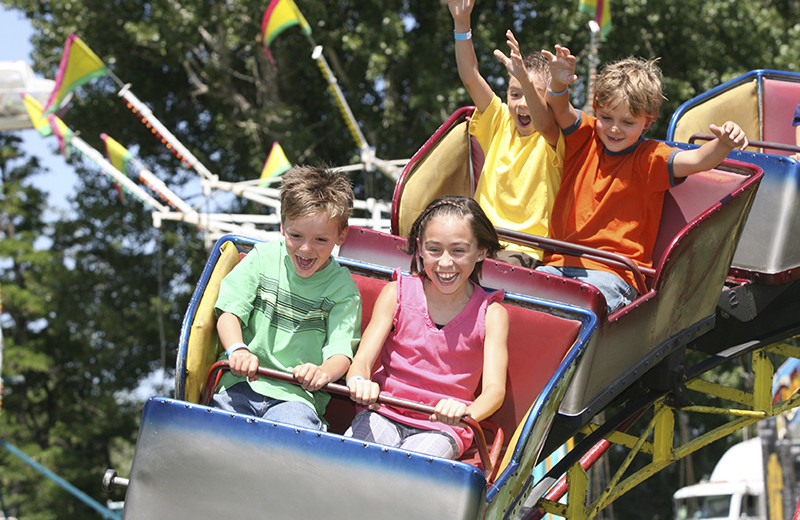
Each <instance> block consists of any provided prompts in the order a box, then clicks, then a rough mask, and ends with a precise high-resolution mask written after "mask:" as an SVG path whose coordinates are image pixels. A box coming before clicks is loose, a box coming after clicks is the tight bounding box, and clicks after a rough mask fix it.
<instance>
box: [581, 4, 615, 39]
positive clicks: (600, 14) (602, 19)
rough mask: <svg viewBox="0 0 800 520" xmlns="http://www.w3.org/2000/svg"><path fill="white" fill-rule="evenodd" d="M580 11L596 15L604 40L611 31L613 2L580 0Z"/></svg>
mask: <svg viewBox="0 0 800 520" xmlns="http://www.w3.org/2000/svg"><path fill="white" fill-rule="evenodd" d="M578 10H579V11H582V12H584V13H589V14H592V15H594V19H595V21H596V22H597V25H599V26H600V35H601V36H602V37H603V38H605V37H606V35H608V33H609V31H611V0H580V4H579V5H578Z"/></svg>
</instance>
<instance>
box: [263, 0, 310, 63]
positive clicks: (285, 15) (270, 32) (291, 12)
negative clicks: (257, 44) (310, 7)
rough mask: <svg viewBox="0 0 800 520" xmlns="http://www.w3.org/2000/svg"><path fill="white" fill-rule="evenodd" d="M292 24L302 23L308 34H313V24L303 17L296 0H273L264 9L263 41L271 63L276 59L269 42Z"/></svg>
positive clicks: (301, 25) (304, 31)
mask: <svg viewBox="0 0 800 520" xmlns="http://www.w3.org/2000/svg"><path fill="white" fill-rule="evenodd" d="M292 25H300V28H301V29H302V30H303V33H305V34H306V35H307V36H308V35H310V34H311V26H310V25H308V22H307V21H306V19H305V18H304V17H303V14H302V13H301V12H300V9H298V8H297V6H296V5H295V3H294V0H272V1H271V2H270V3H269V5H268V6H267V10H266V11H264V18H262V20H261V41H262V42H263V43H264V52H266V53H267V58H269V61H270V63H272V64H273V65H274V64H275V59H274V58H273V57H272V53H271V52H270V51H269V44H270V43H272V40H274V39H275V37H276V36H278V35H279V34H280V33H281V32H283V31H284V30H285V29H288V28H289V27H291V26H292Z"/></svg>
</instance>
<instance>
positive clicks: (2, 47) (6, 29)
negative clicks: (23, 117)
mask: <svg viewBox="0 0 800 520" xmlns="http://www.w3.org/2000/svg"><path fill="white" fill-rule="evenodd" d="M0 27H2V28H3V30H2V31H0V61H19V60H21V61H25V62H28V63H30V62H31V60H30V53H31V51H32V46H31V44H30V38H31V34H32V33H33V29H32V28H31V24H30V23H29V22H28V20H27V19H26V18H25V17H24V16H22V15H21V14H19V12H18V11H11V10H6V9H2V8H0ZM18 133H19V135H20V136H21V137H22V138H23V140H24V146H23V150H24V152H25V153H26V154H27V155H33V156H36V157H39V161H40V163H41V164H42V165H43V166H44V167H45V168H46V169H47V172H46V173H43V174H41V175H39V176H37V177H36V178H35V180H34V182H35V184H36V185H37V186H39V187H40V188H41V189H43V190H45V191H47V192H48V193H49V202H50V205H51V206H52V207H55V208H59V209H62V210H63V209H67V207H68V203H67V197H68V196H70V195H71V194H72V193H73V191H74V185H75V172H74V169H73V168H72V167H71V166H70V165H68V164H67V163H66V161H64V159H63V158H62V157H61V155H59V154H58V144H57V142H56V140H55V139H53V138H51V137H48V138H42V137H41V136H39V134H38V133H36V132H35V131H34V130H23V131H20V132H18Z"/></svg>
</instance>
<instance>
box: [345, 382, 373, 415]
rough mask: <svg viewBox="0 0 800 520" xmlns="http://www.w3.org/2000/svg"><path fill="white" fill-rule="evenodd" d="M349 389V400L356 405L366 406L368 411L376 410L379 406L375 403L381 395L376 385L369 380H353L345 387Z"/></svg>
mask: <svg viewBox="0 0 800 520" xmlns="http://www.w3.org/2000/svg"><path fill="white" fill-rule="evenodd" d="M347 388H349V389H350V399H352V400H353V401H355V402H356V403H358V404H363V405H368V406H369V409H370V410H377V409H378V408H380V405H379V404H378V403H377V402H376V401H377V400H378V396H379V395H380V393H381V387H380V386H378V383H376V382H375V381H371V380H369V379H353V380H351V381H350V383H349V384H348V385H347Z"/></svg>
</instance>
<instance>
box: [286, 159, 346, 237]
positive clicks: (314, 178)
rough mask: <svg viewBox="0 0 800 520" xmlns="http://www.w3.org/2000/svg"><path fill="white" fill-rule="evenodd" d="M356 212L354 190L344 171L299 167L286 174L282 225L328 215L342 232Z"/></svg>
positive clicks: (317, 167)
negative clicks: (312, 216)
mask: <svg viewBox="0 0 800 520" xmlns="http://www.w3.org/2000/svg"><path fill="white" fill-rule="evenodd" d="M352 212H353V187H352V185H351V184H350V181H349V180H348V179H347V177H345V175H344V174H343V173H342V172H339V171H337V170H331V169H329V168H325V167H320V166H295V167H293V168H292V169H291V170H289V171H288V172H286V173H285V174H284V175H283V184H282V185H281V222H282V223H286V221H287V220H296V219H298V218H302V217H307V216H309V215H315V214H317V213H326V214H327V215H328V217H329V218H332V219H334V220H336V222H337V223H338V224H339V230H340V231H341V230H343V229H344V228H346V227H347V220H348V219H349V218H350V215H351V214H352Z"/></svg>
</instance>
